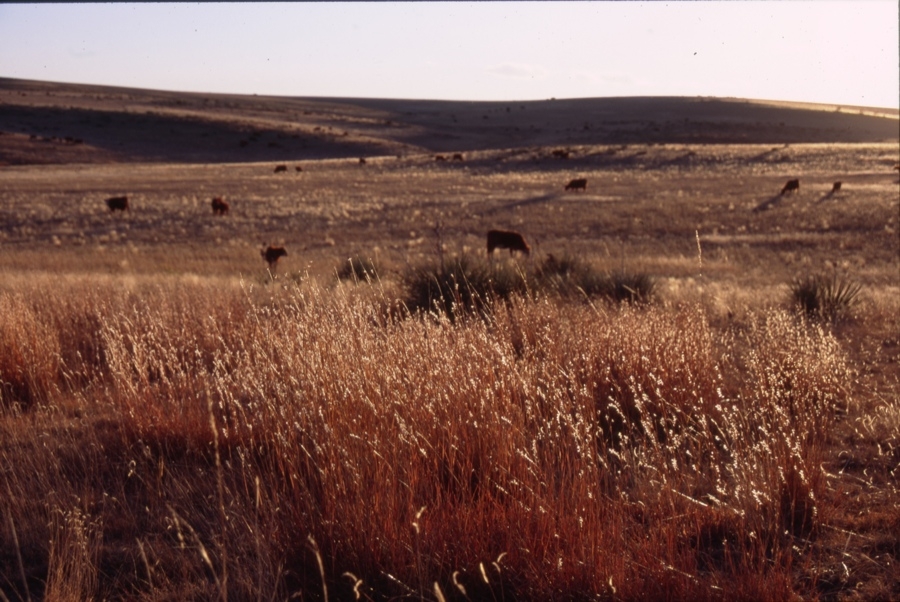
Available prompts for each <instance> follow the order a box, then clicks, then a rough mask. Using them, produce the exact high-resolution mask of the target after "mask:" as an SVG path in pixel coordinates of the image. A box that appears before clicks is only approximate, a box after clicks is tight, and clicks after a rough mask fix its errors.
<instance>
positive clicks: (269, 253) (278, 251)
mask: <svg viewBox="0 0 900 602" xmlns="http://www.w3.org/2000/svg"><path fill="white" fill-rule="evenodd" d="M260 254H261V255H262V257H263V259H265V260H266V263H268V264H269V271H271V272H274V271H275V268H276V267H277V266H278V260H279V259H281V258H282V257H285V256H287V251H285V249H284V247H273V246H268V247H266V248H265V249H263V250H262V251H260Z"/></svg>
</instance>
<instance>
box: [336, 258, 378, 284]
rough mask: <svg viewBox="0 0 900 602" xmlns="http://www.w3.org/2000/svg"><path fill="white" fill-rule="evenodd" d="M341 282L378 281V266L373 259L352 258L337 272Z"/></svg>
mask: <svg viewBox="0 0 900 602" xmlns="http://www.w3.org/2000/svg"><path fill="white" fill-rule="evenodd" d="M337 277H338V279H339V280H352V281H354V282H360V281H365V282H371V281H373V280H377V279H378V265H377V264H376V263H375V262H374V261H373V260H371V259H363V258H362V257H351V258H350V259H348V260H347V261H345V262H344V263H343V264H341V267H340V268H339V269H338V271H337Z"/></svg>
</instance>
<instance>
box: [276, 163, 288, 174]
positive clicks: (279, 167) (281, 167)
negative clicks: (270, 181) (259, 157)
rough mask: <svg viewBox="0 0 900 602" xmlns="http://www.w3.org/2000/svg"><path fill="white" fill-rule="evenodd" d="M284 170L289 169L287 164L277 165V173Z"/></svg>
mask: <svg viewBox="0 0 900 602" xmlns="http://www.w3.org/2000/svg"><path fill="white" fill-rule="evenodd" d="M283 171H287V165H276V166H275V173H281V172H283Z"/></svg>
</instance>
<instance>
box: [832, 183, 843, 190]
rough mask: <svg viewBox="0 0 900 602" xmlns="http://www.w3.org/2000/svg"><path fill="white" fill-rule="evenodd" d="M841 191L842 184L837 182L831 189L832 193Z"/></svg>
mask: <svg viewBox="0 0 900 602" xmlns="http://www.w3.org/2000/svg"><path fill="white" fill-rule="evenodd" d="M840 189H841V183H840V182H835V183H834V185H833V186H832V187H831V192H832V193H835V192H837V191H839V190H840Z"/></svg>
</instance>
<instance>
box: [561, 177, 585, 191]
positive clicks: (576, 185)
mask: <svg viewBox="0 0 900 602" xmlns="http://www.w3.org/2000/svg"><path fill="white" fill-rule="evenodd" d="M566 190H587V178H577V179H575V180H572V181H571V182H569V183H568V184H566Z"/></svg>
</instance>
